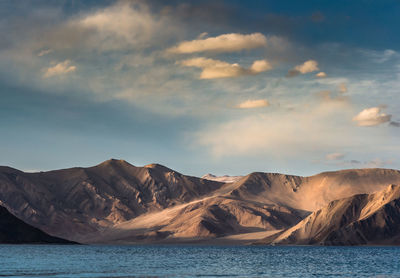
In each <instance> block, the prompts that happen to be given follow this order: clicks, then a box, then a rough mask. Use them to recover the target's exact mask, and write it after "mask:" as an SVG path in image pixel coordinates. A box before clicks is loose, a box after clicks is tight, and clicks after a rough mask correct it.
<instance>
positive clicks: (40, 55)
mask: <svg viewBox="0 0 400 278" xmlns="http://www.w3.org/2000/svg"><path fill="white" fill-rule="evenodd" d="M51 52H53V50H52V49H43V50H41V51H40V52H39V53H38V55H37V56H39V57H42V56H45V55H47V54H50V53H51Z"/></svg>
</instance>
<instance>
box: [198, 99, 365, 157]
mask: <svg viewBox="0 0 400 278" xmlns="http://www.w3.org/2000/svg"><path fill="white" fill-rule="evenodd" d="M346 107H347V106H346V105H343V103H339V102H335V103H322V104H319V105H304V106H299V107H297V109H296V110H293V111H287V110H283V109H282V110H279V111H274V113H273V112H271V111H268V112H262V113H261V112H259V113H257V114H252V115H243V116H242V117H240V118H234V119H230V120H226V121H222V122H220V123H217V124H211V125H210V126H208V127H204V128H201V129H200V130H198V131H197V132H195V133H193V137H194V138H191V141H192V142H194V144H195V145H196V147H198V146H203V147H206V148H207V149H209V150H210V152H211V154H212V155H214V156H215V157H217V158H220V157H229V156H240V155H246V156H252V155H260V154H271V155H277V156H278V157H282V156H285V157H287V158H288V157H292V156H293V157H294V156H298V155H299V153H301V154H302V155H307V153H308V152H313V153H315V152H325V151H326V149H330V148H338V147H342V146H346V147H348V145H352V144H353V142H352V141H351V140H353V139H354V137H352V138H351V140H350V141H349V139H348V138H347V137H343V136H342V134H343V132H347V131H348V130H349V131H352V128H351V125H347V126H346V125H345V124H346V123H348V121H347V120H346V119H347V118H348V117H349V116H350V113H351V109H347V108H346ZM339 109H340V111H341V113H340V114H338V113H337V111H338V110H339ZM347 128H348V129H347ZM355 140H358V139H355Z"/></svg>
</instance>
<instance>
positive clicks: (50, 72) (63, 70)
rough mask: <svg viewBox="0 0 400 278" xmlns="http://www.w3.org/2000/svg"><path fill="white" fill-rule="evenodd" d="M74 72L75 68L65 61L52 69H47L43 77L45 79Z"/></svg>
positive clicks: (68, 61)
mask: <svg viewBox="0 0 400 278" xmlns="http://www.w3.org/2000/svg"><path fill="white" fill-rule="evenodd" d="M74 71H76V66H73V65H71V61H70V60H65V61H64V62H60V63H58V64H56V65H55V66H53V67H49V68H47V69H46V70H45V73H44V75H43V77H46V78H47V77H52V76H55V75H63V74H67V73H70V72H74Z"/></svg>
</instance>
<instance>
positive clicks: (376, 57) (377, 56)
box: [362, 49, 399, 64]
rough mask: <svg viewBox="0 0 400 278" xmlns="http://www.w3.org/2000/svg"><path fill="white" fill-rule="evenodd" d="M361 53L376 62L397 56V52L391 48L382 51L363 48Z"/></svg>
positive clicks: (380, 62) (382, 61)
mask: <svg viewBox="0 0 400 278" xmlns="http://www.w3.org/2000/svg"><path fill="white" fill-rule="evenodd" d="M362 53H363V54H364V55H366V56H368V57H369V58H371V60H372V61H373V62H375V63H378V64H382V63H385V62H387V61H389V60H391V59H393V58H396V56H397V57H398V56H399V53H398V52H396V51H394V50H392V49H385V50H383V51H374V50H363V51H362Z"/></svg>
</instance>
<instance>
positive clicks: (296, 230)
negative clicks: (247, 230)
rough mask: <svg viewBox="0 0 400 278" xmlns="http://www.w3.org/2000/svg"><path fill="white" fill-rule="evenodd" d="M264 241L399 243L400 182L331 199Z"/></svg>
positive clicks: (331, 243) (296, 242)
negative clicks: (374, 190) (399, 183)
mask: <svg viewBox="0 0 400 278" xmlns="http://www.w3.org/2000/svg"><path fill="white" fill-rule="evenodd" d="M260 243H263V244H300V245H308V244H319V245H365V244H369V245H371V244H375V245H376V244H379V245H385V244H387V245H399V244H400V185H393V184H392V185H390V186H389V187H387V188H386V189H384V190H382V191H379V192H377V193H374V194H358V195H354V196H352V197H349V198H344V199H339V200H335V201H332V202H330V203H329V204H328V205H327V206H325V207H323V208H322V209H319V210H317V211H315V212H313V213H312V214H311V215H309V216H308V217H306V218H305V219H304V220H302V221H301V222H300V223H298V224H297V225H295V226H294V227H292V228H289V229H287V230H285V231H282V232H279V233H277V234H275V235H272V236H269V237H267V238H265V239H264V240H262V241H261V242H260Z"/></svg>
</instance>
